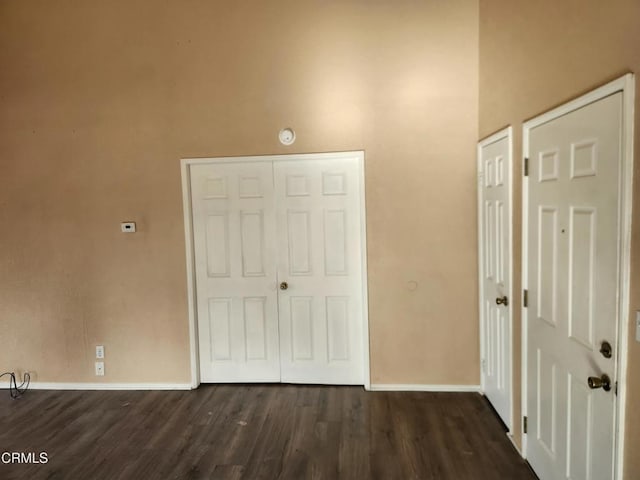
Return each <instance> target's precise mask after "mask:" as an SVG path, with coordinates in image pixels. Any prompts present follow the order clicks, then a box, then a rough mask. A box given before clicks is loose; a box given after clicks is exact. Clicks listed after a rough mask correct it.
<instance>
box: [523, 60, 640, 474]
mask: <svg viewBox="0 0 640 480" xmlns="http://www.w3.org/2000/svg"><path fill="white" fill-rule="evenodd" d="M618 92H622V97H623V98H622V125H621V129H622V139H621V155H622V158H621V163H620V175H619V180H618V186H619V191H620V197H619V198H620V201H619V203H618V215H619V219H620V222H619V231H618V241H619V245H618V257H617V262H618V271H619V275H618V288H619V295H618V304H617V307H618V318H617V321H616V329H617V344H618V345H617V346H618V348H617V356H616V362H615V371H614V378H615V379H617V381H618V394H617V396H616V398H615V411H616V414H615V419H614V422H615V434H614V478H615V479H621V478H622V475H623V473H624V472H623V466H624V425H625V410H626V375H627V357H628V343H629V315H630V311H629V309H630V307H629V295H630V292H629V287H630V285H629V283H630V273H631V263H630V259H631V207H632V181H633V129H634V125H633V123H634V99H635V76H634V75H633V74H631V73H629V74H626V75H624V76H622V77H620V78H618V79H616V80H613V81H611V82H609V83H607V84H605V85H603V86H601V87H600V88H597V89H595V90H593V91H591V92H589V93H586V94H585V95H582V96H580V97H578V98H575V99H574V100H571V101H569V102H568V103H565V104H563V105H561V106H559V107H557V108H555V109H552V110H550V111H548V112H545V113H543V114H541V115H539V116H537V117H535V118H533V119H531V120H529V121H527V122H525V123H524V124H523V144H522V153H523V155H522V162H523V165H522V171H523V172H524V171H525V165H524V162H525V159H526V158H530V135H531V130H532V129H534V128H536V127H538V126H541V125H543V124H545V123H547V122H550V121H552V120H555V119H557V118H560V117H562V116H564V115H567V114H569V113H571V112H574V111H576V110H578V109H580V108H583V107H585V106H587V105H589V104H591V103H594V102H597V101H598V100H602V99H604V98H606V97H608V96H610V95H613V94H616V93H618ZM580 146H581V145H576V147H580ZM573 160H574V159H573V156H572V165H571V167H572V168H574V167H575V165H574V161H573ZM587 167H588V168H587ZM595 168H597V165H591V164H589V165H587V166H585V167H584V168H581V169H578V170H580V171H579V172H578V173H579V174H581V175H587V174H591V170H595ZM534 181H537V179H534ZM529 182H530V177H528V176H525V177H523V183H522V228H523V234H522V288H523V289H524V290H527V289H528V288H529V285H528V274H529V268H528V266H529V245H528V236H529V215H528V211H529ZM532 220H534V219H532ZM521 305H522V308H521V314H522V317H521V318H522V349H521V350H522V352H521V353H522V356H521V364H522V383H521V385H522V416H523V418H526V417H527V414H528V409H529V406H528V400H527V398H528V391H527V390H528V388H527V385H528V378H527V376H528V374H527V370H528V365H527V361H528V351H527V350H528V327H529V318H528V311H529V310H531V307H532V306H531V305H529V308H526V307H525V306H524V303H522V304H521ZM523 432H524V429H523ZM522 454H523V457H524V458H527V434H526V433H523V434H522Z"/></svg>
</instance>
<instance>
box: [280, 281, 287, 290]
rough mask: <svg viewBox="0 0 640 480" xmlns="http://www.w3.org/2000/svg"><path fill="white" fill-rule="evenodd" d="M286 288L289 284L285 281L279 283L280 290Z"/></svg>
mask: <svg viewBox="0 0 640 480" xmlns="http://www.w3.org/2000/svg"><path fill="white" fill-rule="evenodd" d="M287 288H289V284H288V283H287V282H282V283H281V284H280V290H286V289H287Z"/></svg>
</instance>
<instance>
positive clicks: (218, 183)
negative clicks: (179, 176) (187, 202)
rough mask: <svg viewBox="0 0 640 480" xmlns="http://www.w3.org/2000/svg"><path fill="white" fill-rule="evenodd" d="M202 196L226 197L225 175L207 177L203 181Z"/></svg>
mask: <svg viewBox="0 0 640 480" xmlns="http://www.w3.org/2000/svg"><path fill="white" fill-rule="evenodd" d="M204 198H206V199H216V198H227V179H226V177H209V178H207V179H206V180H205V182H204Z"/></svg>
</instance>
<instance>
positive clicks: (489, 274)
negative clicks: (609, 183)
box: [476, 126, 513, 434]
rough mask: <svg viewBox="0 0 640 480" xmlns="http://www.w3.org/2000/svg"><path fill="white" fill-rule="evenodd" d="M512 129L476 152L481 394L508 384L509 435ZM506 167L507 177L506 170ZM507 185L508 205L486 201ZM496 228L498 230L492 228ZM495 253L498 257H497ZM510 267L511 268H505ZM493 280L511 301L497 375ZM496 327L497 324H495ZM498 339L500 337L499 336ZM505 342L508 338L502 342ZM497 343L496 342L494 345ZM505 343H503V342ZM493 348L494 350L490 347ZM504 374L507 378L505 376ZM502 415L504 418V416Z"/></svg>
mask: <svg viewBox="0 0 640 480" xmlns="http://www.w3.org/2000/svg"><path fill="white" fill-rule="evenodd" d="M505 139H506V141H507V154H506V156H505V155H498V156H497V157H495V158H491V159H483V150H484V149H485V148H486V147H489V146H491V145H493V144H495V143H497V142H500V141H503V140H505ZM512 160H513V127H512V126H508V127H507V128H504V129H502V130H500V131H498V132H496V133H494V134H492V135H490V136H488V137H486V138H485V139H483V140H481V141H480V142H478V145H477V150H476V162H477V172H478V182H477V183H478V185H477V190H478V284H479V305H478V312H479V320H480V381H481V383H480V385H481V391H482V392H483V393H485V394H486V391H487V377H488V376H489V375H494V374H496V375H497V379H498V387H501V386H502V385H503V384H505V383H507V387H506V388H507V390H508V399H507V403H508V407H507V409H508V412H509V413H508V414H507V415H506V416H507V418H503V421H504V423H505V424H506V426H507V428H508V430H509V431H508V434H511V433H512V432H513V300H512V299H513V168H512V166H513V162H512ZM505 168H507V175H505V174H504V169H505ZM501 186H506V189H507V190H506V191H507V198H506V205H505V204H504V203H503V202H502V201H498V202H497V203H496V204H495V208H494V204H493V203H492V202H490V201H486V200H485V195H484V189H485V188H486V189H489V188H491V189H494V188H498V187H501ZM504 208H506V211H507V221H506V225H504V224H503V223H502V216H501V215H500V212H501V211H502V209H504ZM485 217H491V218H492V219H493V220H492V221H489V219H488V218H487V221H488V222H489V223H491V224H492V228H490V229H487V230H485V229H484V228H483V218H485ZM493 227H496V228H493ZM505 227H506V229H507V235H506V236H507V244H506V245H502V243H501V242H502V235H501V234H502V233H503V229H504V228H505ZM496 242H498V243H497V245H499V246H500V248H496V249H494V248H493V246H492V245H491V244H492V243H496ZM496 254H499V255H500V257H499V258H498V257H497V256H496ZM506 265H508V268H505V266H506ZM487 280H494V281H495V283H504V284H506V286H507V287H506V289H505V291H504V295H506V296H507V298H508V299H509V304H508V306H506V307H500V308H506V311H507V317H508V322H507V328H506V330H507V331H508V339H506V341H507V345H508V347H507V348H506V352H505V353H506V354H505V355H502V356H501V357H500V358H499V360H500V363H504V366H503V368H501V369H500V372H494V371H493V369H492V367H493V362H492V361H491V359H490V358H489V356H490V355H492V354H493V352H492V351H489V350H495V349H496V348H497V347H498V346H497V345H493V343H491V344H489V342H492V339H491V338H488V336H487V331H488V328H489V318H488V317H490V316H491V311H492V310H491V307H492V306H495V305H491V304H490V303H488V302H487V299H485V282H486V281H487ZM498 319H500V320H501V321H502V319H504V315H500V316H499V317H498V318H496V319H495V320H496V321H497V320H498ZM496 327H497V325H496ZM498 337H499V338H501V337H500V335H498ZM502 340H503V342H504V340H505V339H502ZM494 343H495V342H494ZM501 343H502V342H501ZM491 347H493V348H491ZM503 372H504V374H505V375H503ZM501 416H503V415H501Z"/></svg>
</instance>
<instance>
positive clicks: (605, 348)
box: [600, 340, 612, 358]
mask: <svg viewBox="0 0 640 480" xmlns="http://www.w3.org/2000/svg"><path fill="white" fill-rule="evenodd" d="M611 352H612V348H611V344H610V343H609V342H607V341H606V340H605V341H603V342H602V343H601V344H600V353H601V354H602V356H603V357H604V358H611Z"/></svg>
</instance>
